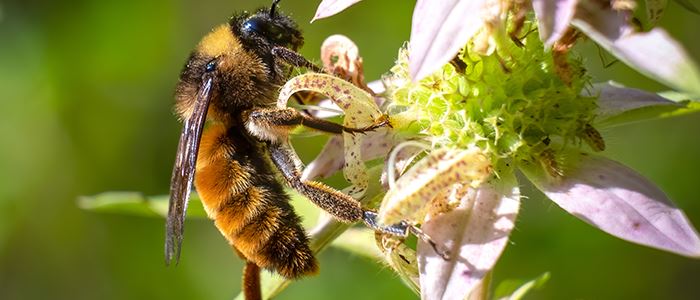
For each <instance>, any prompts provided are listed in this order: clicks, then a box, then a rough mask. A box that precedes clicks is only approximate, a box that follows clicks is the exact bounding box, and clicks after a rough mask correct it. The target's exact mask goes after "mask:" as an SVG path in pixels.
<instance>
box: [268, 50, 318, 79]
mask: <svg viewBox="0 0 700 300" xmlns="http://www.w3.org/2000/svg"><path fill="white" fill-rule="evenodd" d="M272 55H274V56H275V57H276V58H279V59H281V60H283V61H284V62H286V63H287V64H289V65H290V66H294V67H300V68H307V69H309V70H312V71H314V72H318V73H323V68H321V67H319V66H317V65H315V64H314V63H312V62H310V61H309V60H308V59H306V58H305V57H303V56H302V55H301V54H299V53H296V52H294V51H293V50H291V49H288V48H285V47H280V46H276V47H273V48H272Z"/></svg>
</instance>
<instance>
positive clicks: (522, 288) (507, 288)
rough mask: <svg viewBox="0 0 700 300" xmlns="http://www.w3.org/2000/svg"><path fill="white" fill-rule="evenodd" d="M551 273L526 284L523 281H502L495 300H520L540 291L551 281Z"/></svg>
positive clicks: (546, 273) (495, 293)
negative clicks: (529, 293)
mask: <svg viewBox="0 0 700 300" xmlns="http://www.w3.org/2000/svg"><path fill="white" fill-rule="evenodd" d="M549 277H550V274H549V272H545V273H544V274H542V275H540V276H538V277H537V278H535V279H532V280H530V281H527V282H525V280H523V279H507V280H504V281H502V282H501V283H499V284H498V287H496V290H495V291H494V297H493V298H494V299H508V300H519V299H522V298H523V297H524V296H525V295H526V294H527V293H528V292H530V291H532V290H533V289H540V288H542V286H544V284H545V283H547V281H548V280H549Z"/></svg>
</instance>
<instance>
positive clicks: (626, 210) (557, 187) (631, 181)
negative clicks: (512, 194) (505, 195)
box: [521, 151, 700, 257]
mask: <svg viewBox="0 0 700 300" xmlns="http://www.w3.org/2000/svg"><path fill="white" fill-rule="evenodd" d="M567 158H568V160H569V161H571V162H572V165H571V166H567V167H566V168H565V175H564V177H563V178H559V179H550V178H548V177H547V176H546V175H544V174H542V172H541V171H538V168H534V167H527V166H526V167H522V168H521V169H522V170H523V172H525V174H526V175H527V177H528V178H529V179H530V180H531V181H532V182H533V183H534V184H535V185H536V186H537V187H538V188H539V189H540V190H542V191H543V192H544V193H545V194H546V195H547V197H549V198H550V199H552V201H554V202H556V203H557V204H558V205H559V206H561V207H562V208H563V209H564V210H566V211H567V212H569V213H570V214H572V215H574V216H576V217H578V218H580V219H582V220H584V221H586V222H587V223H589V224H591V225H593V226H595V227H598V228H599V229H601V230H603V231H605V232H607V233H610V234H612V235H614V236H616V237H619V238H621V239H624V240H627V241H630V242H634V243H638V244H642V245H646V246H649V247H653V248H658V249H662V250H666V251H670V252H673V253H677V254H681V255H685V256H691V257H700V238H699V237H698V234H697V232H696V231H695V229H694V228H693V226H692V225H691V224H690V222H689V221H688V219H687V217H686V216H685V214H684V213H683V212H682V211H681V210H680V209H678V208H677V207H676V206H675V205H674V204H673V203H672V202H671V200H669V199H668V197H667V196H666V195H665V194H664V193H663V192H662V191H661V190H660V189H659V188H658V187H656V186H655V185H654V184H653V183H651V182H650V181H649V180H647V179H646V178H644V177H642V175H640V174H638V173H637V172H635V171H634V170H632V169H630V168H628V167H626V166H624V165H622V164H620V163H618V162H615V161H613V160H610V159H607V158H603V157H600V156H594V155H591V154H586V153H580V152H575V151H571V153H568V154H567Z"/></svg>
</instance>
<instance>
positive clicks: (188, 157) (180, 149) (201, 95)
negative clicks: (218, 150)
mask: <svg viewBox="0 0 700 300" xmlns="http://www.w3.org/2000/svg"><path fill="white" fill-rule="evenodd" d="M203 80H204V81H203V83H202V86H201V87H200V88H199V91H198V93H197V100H196V102H195V103H194V108H193V111H192V114H191V115H190V117H189V118H187V119H186V120H185V124H184V125H183V127H182V133H181V134H180V142H179V144H178V145H177V154H176V156H177V157H176V159H175V166H174V167H173V175H172V177H171V179H170V203H169V204H168V219H167V221H166V225H165V230H166V233H165V264H166V265H167V264H170V261H171V260H172V259H173V256H174V257H175V263H177V262H179V261H180V249H181V246H182V237H183V232H184V230H185V228H184V225H185V214H186V213H187V202H188V201H189V199H190V191H191V190H192V181H193V180H194V171H195V166H196V164H197V152H198V151H199V141H200V139H201V137H202V130H203V129H204V122H205V121H206V117H207V110H208V109H209V102H210V100H211V86H212V82H213V78H212V77H211V76H206V75H205V77H204V78H203Z"/></svg>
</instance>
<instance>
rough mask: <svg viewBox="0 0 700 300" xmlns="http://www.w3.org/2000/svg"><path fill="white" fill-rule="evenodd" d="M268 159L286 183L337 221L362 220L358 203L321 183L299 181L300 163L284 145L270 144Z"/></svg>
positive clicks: (288, 146)
mask: <svg viewBox="0 0 700 300" xmlns="http://www.w3.org/2000/svg"><path fill="white" fill-rule="evenodd" d="M269 148H270V154H271V155H270V157H271V158H272V162H273V163H274V164H275V166H277V168H278V169H279V170H280V172H281V173H282V175H283V176H284V178H285V180H286V181H287V183H288V184H289V185H290V186H291V187H292V188H293V189H295V190H297V191H298V192H300V193H301V194H302V195H304V196H306V197H307V198H309V200H311V202H313V203H314V204H316V206H318V207H320V208H321V209H323V210H324V211H326V212H328V213H329V214H331V215H332V216H333V217H335V218H336V219H338V220H339V221H343V222H347V223H351V222H356V221H359V220H361V219H362V214H363V210H362V208H361V207H360V202H358V201H357V200H355V199H353V198H352V197H350V196H348V195H345V194H343V193H341V192H339V191H337V190H335V189H333V188H331V187H329V186H327V185H325V184H323V183H320V182H316V181H305V180H302V179H301V169H302V163H301V161H300V160H299V158H298V156H297V154H296V152H294V150H293V149H292V148H291V146H290V145H289V144H288V143H286V142H282V143H270V144H269Z"/></svg>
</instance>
